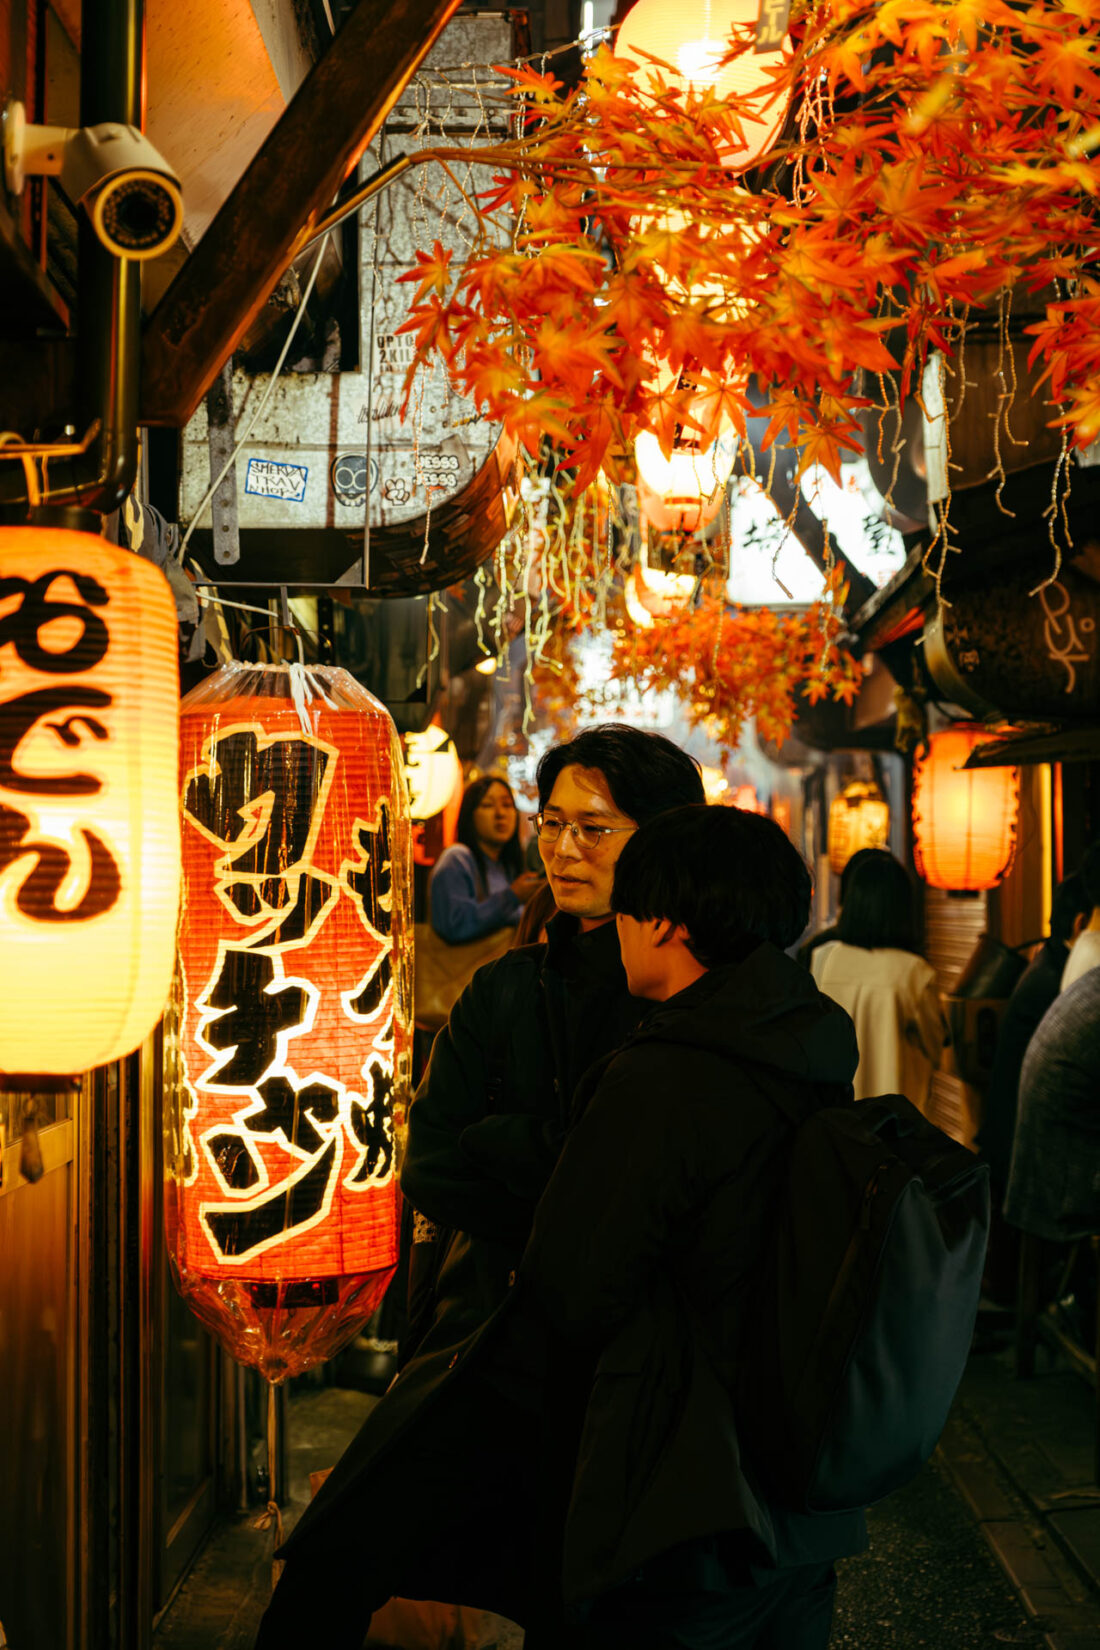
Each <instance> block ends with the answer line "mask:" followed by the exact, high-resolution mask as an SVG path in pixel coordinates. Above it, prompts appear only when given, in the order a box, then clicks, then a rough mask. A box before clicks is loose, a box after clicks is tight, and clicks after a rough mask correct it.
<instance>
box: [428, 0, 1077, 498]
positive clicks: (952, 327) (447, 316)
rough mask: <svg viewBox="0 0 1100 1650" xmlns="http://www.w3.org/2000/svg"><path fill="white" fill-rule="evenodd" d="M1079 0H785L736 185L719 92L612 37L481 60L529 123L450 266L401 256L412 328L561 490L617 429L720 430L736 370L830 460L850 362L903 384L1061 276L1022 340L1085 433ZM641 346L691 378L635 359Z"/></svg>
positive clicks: (506, 149) (788, 426) (502, 152)
mask: <svg viewBox="0 0 1100 1650" xmlns="http://www.w3.org/2000/svg"><path fill="white" fill-rule="evenodd" d="M1098 21H1100V0H1062V3H1060V4H1058V3H1050V0H1043V3H1041V4H1040V3H1035V4H1030V5H1024V4H1013V5H1009V4H1007V3H1005V0H881V3H874V4H870V3H861V0H815V3H812V4H809V5H803V6H799V5H798V4H797V0H796V4H795V6H794V7H793V9H792V31H793V33H794V35H795V37H796V40H797V44H796V47H795V50H794V52H793V54H792V55H791V56H790V57H789V59H788V61H787V62H786V63H785V64H783V65H781V66H780V67H779V68H778V69H776V70H775V71H774V73H775V84H774V88H769V87H765V88H764V90H763V91H762V92H760V93H757V94H755V96H756V97H757V98H759V99H764V100H766V99H767V98H769V97H771V96H780V95H785V94H786V92H787V90H788V89H789V90H791V91H792V92H793V96H794V103H793V109H794V114H793V116H792V120H791V121H790V122H789V123H788V128H787V137H786V140H785V141H784V142H783V143H782V144H781V145H780V146H779V148H778V149H777V150H776V152H775V156H774V157H773V158H774V164H773V165H772V166H771V167H770V168H769V169H768V170H767V171H766V172H761V171H759V170H758V171H757V172H756V173H754V174H752V175H750V176H749V177H747V178H742V179H740V180H738V184H739V186H738V185H735V184H734V183H731V177H730V173H729V171H728V170H726V169H725V168H724V167H723V165H722V164H721V160H720V149H721V148H722V146H723V145H725V146H726V147H728V146H729V144H730V143H734V144H736V142H737V133H738V121H739V118H740V116H742V115H743V114H744V113H745V109H746V105H745V104H744V102H743V101H742V100H741V99H739V98H737V97H731V98H729V99H727V100H725V101H721V102H719V101H716V100H715V99H714V98H713V97H711V96H708V95H703V96H693V95H691V94H690V93H687V94H685V93H681V92H679V91H677V90H675V89H673V88H672V87H667V88H665V89H661V88H658V90H657V92H656V93H651V92H650V91H648V90H643V89H642V88H641V87H640V86H639V85H638V84H637V83H636V82H635V79H634V78H633V77H632V75H631V74H630V73H629V71H628V69H627V66H626V65H625V64H624V62H623V61H621V60H619V59H617V58H616V57H615V56H614V55H613V54H612V52H611V51H610V50H608V49H607V48H606V47H604V48H601V50H600V51H598V52H597V53H596V54H595V55H594V56H593V57H592V58H591V59H590V60H589V62H588V65H587V68H586V71H585V75H584V78H583V81H582V82H581V84H580V86H579V87H578V88H577V89H576V90H574V91H571V92H568V93H565V92H563V90H562V89H561V87H560V86H558V85H557V83H556V82H555V81H554V79H553V76H552V75H551V74H550V73H549V72H539V71H537V70H536V69H534V68H532V67H530V66H528V67H524V68H521V69H508V70H502V73H504V74H507V75H508V76H509V77H510V79H511V82H512V86H513V90H514V94H515V97H516V99H517V102H518V103H519V104H520V105H521V106H522V107H523V108H524V109H525V111H526V114H527V119H528V123H529V124H528V135H527V136H526V137H524V138H521V139H517V140H515V141H514V142H513V143H511V144H506V145H503V146H501V147H500V148H498V149H496V150H495V151H489V152H488V153H487V157H486V158H489V159H492V160H493V161H494V162H495V164H496V167H497V173H498V176H497V182H496V185H495V188H494V190H493V191H492V192H491V194H490V196H489V198H487V199H485V200H484V201H483V202H482V203H481V204H482V208H483V212H484V214H485V216H486V219H487V220H488V221H489V222H491V223H492V224H494V225H495V226H496V227H495V228H494V229H493V230H492V234H493V235H494V236H496V237H497V242H494V241H493V240H492V239H491V238H490V236H489V235H486V238H485V239H484V240H483V242H482V243H481V244H480V245H477V246H475V247H474V248H473V250H472V251H471V253H470V255H469V257H468V258H467V259H466V261H465V263H464V264H462V266H461V267H460V268H454V269H453V268H452V267H451V265H450V261H449V254H447V253H446V252H444V251H443V250H442V249H441V248H440V247H438V246H437V247H436V249H435V250H434V251H433V252H431V253H422V254H421V255H420V259H419V262H420V267H419V269H418V270H417V271H416V272H415V273H413V274H412V275H411V278H412V279H413V280H414V281H415V282H416V297H415V302H414V307H413V310H412V312H411V319H410V323H409V324H410V327H411V329H412V330H413V331H414V332H415V334H416V339H417V344H418V347H419V349H420V350H421V352H430V351H432V350H439V351H440V352H441V353H442V354H443V356H444V357H445V359H446V360H447V362H448V363H449V365H450V367H451V370H452V371H454V372H455V373H456V374H457V375H458V377H459V378H460V379H461V380H462V381H463V383H464V384H465V385H466V386H467V387H468V389H469V390H470V392H471V393H472V394H473V395H474V396H475V397H476V398H477V399H478V401H479V402H480V403H482V404H483V405H484V406H485V407H486V409H487V410H488V411H489V413H490V414H491V415H492V416H494V417H496V418H500V419H502V420H503V421H504V423H505V424H506V425H507V426H508V428H509V429H511V430H512V431H514V432H515V433H516V434H517V435H518V436H519V437H520V438H521V439H522V440H523V441H525V442H526V443H527V444H528V445H529V446H530V447H531V448H532V449H533V448H534V446H535V445H536V444H537V441H538V440H539V439H540V438H541V437H542V436H543V435H549V436H550V437H551V438H552V439H553V440H554V441H555V442H556V443H558V444H559V446H560V448H561V450H562V451H563V452H564V453H566V454H567V455H568V456H569V458H570V460H571V462H572V463H573V465H574V466H575V472H576V479H577V485H578V486H580V487H583V486H584V485H586V484H587V482H589V481H590V480H591V479H592V478H593V477H594V476H595V475H596V473H597V472H598V470H599V469H600V468H601V466H605V465H606V466H609V467H610V468H611V470H612V472H614V471H615V470H616V466H617V465H618V464H619V463H620V462H621V457H622V455H623V454H624V453H626V452H628V451H629V444H630V440H631V438H632V437H633V436H634V435H635V434H636V433H637V432H638V431H639V430H642V429H649V430H653V431H654V432H655V433H656V434H657V436H658V437H659V438H660V440H661V442H662V446H663V448H664V450H665V451H666V452H667V451H668V450H669V449H670V447H671V443H672V441H673V439H674V436H675V432H676V430H677V428H678V427H682V425H683V422H684V419H685V417H687V418H688V419H689V420H690V422H691V423H692V424H693V425H694V426H695V427H696V428H697V429H698V433H699V436H700V438H701V439H703V440H704V441H705V440H708V439H712V438H714V437H715V436H716V435H717V432H718V430H719V428H720V427H721V425H722V422H723V420H724V419H731V420H732V421H733V423H734V424H735V426H737V427H742V424H743V418H744V413H745V409H746V404H747V401H746V396H747V388H746V387H747V381H748V379H749V377H750V375H751V376H752V377H753V378H754V379H755V380H756V384H757V385H758V387H759V389H760V390H761V391H762V392H763V394H764V397H765V399H766V402H767V416H768V420H769V425H768V440H769V441H770V440H773V439H775V438H777V437H779V436H780V435H782V436H783V437H784V439H787V440H790V441H791V442H793V443H794V444H795V445H797V446H798V447H799V449H800V451H801V463H802V466H803V467H805V466H807V465H809V464H812V463H815V462H820V463H823V464H824V465H825V466H826V468H828V469H829V471H830V472H831V473H832V474H833V475H834V476H835V475H836V474H837V471H838V467H839V463H840V460H841V457H842V455H843V453H844V451H845V450H846V449H848V450H852V449H855V448H858V447H859V445H860V444H861V436H860V432H859V428H858V425H857V423H856V420H855V416H854V414H855V409H856V408H857V407H858V405H859V404H860V395H859V390H860V387H861V386H860V382H859V373H860V369H864V370H866V371H868V372H870V373H872V374H877V373H880V372H884V371H886V370H887V369H889V368H891V367H892V366H896V367H897V368H898V369H899V373H900V384H901V390H902V393H903V395H904V394H906V393H910V392H911V391H912V390H913V389H914V388H919V381H920V380H919V374H920V369H921V367H922V364H923V362H924V360H925V359H926V356H927V354H928V351H929V350H930V349H932V348H936V347H938V348H943V349H946V350H951V349H953V348H954V347H955V346H956V345H957V342H958V339H959V336H960V333H961V331H962V330H963V329H964V328H965V325H966V322H967V318H968V316H969V315H970V313H971V311H972V310H973V308H974V307H976V306H991V305H993V306H995V305H997V304H998V302H999V301H1001V300H1002V299H1004V298H1005V297H1006V296H1009V295H1011V294H1013V293H1014V292H1015V291H1016V290H1017V289H1023V290H1026V291H1028V292H1032V293H1036V292H1040V291H1043V290H1044V289H1048V288H1051V287H1052V283H1059V285H1058V288H1057V291H1056V292H1055V293H1054V294H1053V295H1052V298H1051V302H1050V304H1049V307H1048V308H1047V312H1046V315H1047V318H1046V320H1045V322H1044V323H1042V324H1041V326H1040V327H1039V328H1038V330H1037V332H1036V338H1035V347H1034V356H1035V359H1036V361H1037V362H1038V363H1039V366H1040V369H1041V370H1042V371H1043V372H1045V373H1046V374H1049V376H1050V380H1051V392H1052V393H1053V394H1054V396H1055V397H1056V398H1057V400H1058V401H1059V402H1060V403H1061V404H1062V406H1063V407H1064V414H1063V416H1064V417H1065V418H1066V420H1067V421H1068V423H1069V426H1070V428H1071V431H1072V434H1073V437H1074V439H1075V440H1078V441H1081V442H1087V441H1089V440H1091V439H1092V438H1093V437H1094V436H1095V435H1096V434H1097V432H1098V430H1100V361H1098V357H1100V345H1098V343H1097V329H1096V324H1095V323H1096V312H1097V306H1098V304H1100V287H1098V286H1097V284H1096V280H1097V278H1098V277H1100V271H1097V270H1096V267H1095V266H1096V250H1097V238H1096V231H1095V216H1094V213H1095V205H1094V203H1095V197H1096V193H1097V187H1098V183H1100V169H1098V162H1097V159H1096V158H1095V150H1096V147H1097V145H1100V40H1098V27H1097V25H1098ZM751 46H752V42H751V33H750V31H748V30H745V31H742V33H741V34H740V35H737V34H735V35H734V37H733V38H732V39H731V43H730V50H731V52H732V53H740V52H744V51H749V50H751ZM501 237H503V241H504V244H503V245H502V244H497V243H499V241H500V239H501ZM887 335H889V338H890V340H891V347H888V346H887V341H886V340H887ZM899 337H900V339H901V344H900V346H897V345H896V344H895V343H894V340H896V339H898V338H899ZM892 349H893V350H896V354H895V353H892ZM659 360H663V361H665V362H666V363H669V364H671V366H672V367H673V368H680V367H684V368H685V369H686V377H687V379H688V380H689V381H688V382H684V381H683V380H682V381H681V382H680V383H679V384H676V383H674V384H672V385H671V386H670V385H669V384H668V383H667V382H660V383H659V382H656V381H655V376H654V372H655V365H656V363H657V362H658V361H659ZM700 391H701V392H702V395H701V397H700Z"/></svg>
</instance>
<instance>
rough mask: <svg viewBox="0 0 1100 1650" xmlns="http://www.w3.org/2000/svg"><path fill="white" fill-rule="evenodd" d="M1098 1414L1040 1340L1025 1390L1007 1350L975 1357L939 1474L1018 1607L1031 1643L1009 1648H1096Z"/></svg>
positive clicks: (1080, 1383)
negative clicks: (946, 1481)
mask: <svg viewBox="0 0 1100 1650" xmlns="http://www.w3.org/2000/svg"><path fill="white" fill-rule="evenodd" d="M1006 1338H1007V1337H1006ZM1097 1416H1098V1410H1097V1401H1096V1395H1095V1392H1094V1390H1093V1386H1092V1384H1091V1383H1090V1382H1087V1381H1086V1380H1085V1379H1083V1378H1082V1376H1081V1375H1080V1374H1079V1373H1077V1371H1076V1370H1074V1369H1073V1368H1071V1367H1070V1366H1069V1365H1068V1364H1067V1362H1066V1361H1065V1359H1064V1358H1063V1357H1062V1355H1061V1354H1060V1353H1058V1352H1056V1351H1053V1350H1051V1349H1050V1348H1048V1347H1047V1346H1046V1345H1045V1344H1044V1343H1043V1342H1042V1341H1040V1344H1039V1348H1038V1353H1037V1358H1036V1367H1035V1374H1034V1375H1033V1376H1032V1377H1031V1378H1030V1379H1027V1380H1018V1379H1016V1377H1015V1373H1014V1358H1013V1353H1012V1349H1011V1346H1009V1345H1004V1346H1002V1347H1001V1348H1000V1349H997V1350H990V1351H986V1352H982V1353H977V1354H972V1355H971V1358H970V1362H969V1364H968V1365H967V1370H966V1374H965V1375H964V1377H963V1382H962V1386H961V1388H960V1390H959V1395H958V1397H957V1399H956V1401H955V1405H954V1408H953V1410H952V1413H951V1416H950V1419H949V1421H948V1424H947V1428H946V1430H945V1432H944V1436H943V1439H942V1440H941V1443H940V1447H939V1450H938V1451H937V1454H936V1460H935V1466H936V1468H937V1469H938V1470H939V1471H941V1472H942V1473H943V1474H944V1475H945V1477H946V1479H947V1480H948V1481H949V1482H950V1484H951V1485H952V1487H953V1488H954V1490H955V1491H956V1492H957V1495H958V1497H959V1499H960V1501H961V1503H962V1507H963V1509H964V1511H965V1514H966V1516H967V1517H968V1519H969V1520H970V1521H971V1524H972V1527H973V1528H974V1529H975V1530H976V1531H977V1533H978V1534H979V1535H980V1536H981V1538H982V1539H983V1541H984V1542H985V1544H986V1546H987V1548H988V1551H989V1553H990V1554H991V1555H992V1557H993V1559H994V1561H995V1562H996V1564H997V1566H998V1568H999V1569H1000V1571H1001V1573H1002V1574H1003V1576H1004V1577H1005V1579H1006V1580H1007V1581H1008V1582H1009V1584H1010V1586H1011V1587H1012V1589H1013V1591H1014V1593H1015V1595H1016V1597H1017V1598H1018V1599H1019V1602H1020V1604H1021V1606H1022V1607H1023V1610H1024V1613H1025V1617H1026V1621H1027V1624H1028V1628H1029V1631H1030V1633H1031V1635H1032V1636H1031V1637H1030V1638H1026V1637H1025V1638H1022V1639H1019V1640H1017V1641H1015V1642H1019V1643H1024V1644H1028V1643H1036V1642H1037V1643H1038V1644H1039V1645H1042V1646H1045V1647H1047V1650H1100V1488H1098V1487H1097V1482H1096V1477H1095V1466H1094V1461H1095V1437H1096V1426H1097ZM940 1642H941V1643H949V1642H954V1641H952V1640H948V1639H941V1640H940ZM974 1642H975V1643H976V1644H982V1643H984V1642H986V1641H983V1640H980V1639H979V1640H975V1641H974ZM988 1642H989V1643H990V1644H995V1643H1002V1642H1010V1643H1011V1642H1013V1641H1012V1640H1007V1641H1005V1640H1004V1639H1002V1638H1000V1637H999V1636H998V1635H997V1634H996V1633H995V1634H994V1636H993V1637H992V1638H991V1639H989V1640H988Z"/></svg>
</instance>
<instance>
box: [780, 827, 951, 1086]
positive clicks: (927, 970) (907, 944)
mask: <svg viewBox="0 0 1100 1650" xmlns="http://www.w3.org/2000/svg"><path fill="white" fill-rule="evenodd" d="M811 970H812V973H813V976H814V979H815V980H816V981H817V983H818V986H819V987H820V988H821V990H822V991H823V992H824V993H825V995H826V996H827V997H831V998H832V999H833V1001H834V1002H836V1003H839V1004H840V1006H841V1007H842V1008H845V1009H847V1011H848V1013H849V1014H850V1015H851V1017H852V1020H853V1021H854V1023H855V1028H856V1037H857V1039H858V1041H859V1067H858V1069H857V1071H856V1075H855V1079H854V1081H855V1097H856V1099H857V1100H866V1099H867V1098H868V1096H869V1095H874V1094H904V1095H905V1096H906V1098H907V1099H909V1100H911V1101H912V1102H913V1104H914V1105H915V1106H919V1108H920V1109H921V1111H923V1112H927V1110H928V1101H929V1096H930V1094H931V1089H932V1073H933V1071H935V1069H936V1067H937V1065H938V1064H939V1060H940V1055H941V1054H942V1053H943V1049H944V1045H945V1044H946V1042H947V1023H946V1021H945V1019H944V1014H943V1006H942V1004H941V1002H940V994H939V991H938V989H937V987H936V975H935V972H934V970H933V969H932V967H931V966H930V964H928V963H927V962H925V960H924V958H923V957H922V956H921V954H920V942H919V940H918V938H917V922H916V898H915V891H914V888H913V882H912V878H911V877H910V875H909V873H908V871H907V870H906V869H905V866H904V865H902V864H901V862H900V861H899V860H896V859H895V858H894V856H893V854H890V853H887V852H886V850H885V849H884V848H876V849H873V850H870V851H868V852H867V853H866V855H865V857H864V858H863V859H862V860H861V861H860V863H859V864H858V865H857V866H856V867H855V868H854V870H853V872H852V876H851V879H850V881H849V883H848V886H847V888H846V890H845V897H844V904H843V906H842V908H841V912H840V918H839V920H838V922H837V937H836V939H835V940H831V941H829V942H828V943H826V944H825V945H822V946H819V947H818V949H817V950H816V951H815V952H814V954H813V958H812V961H811Z"/></svg>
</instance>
